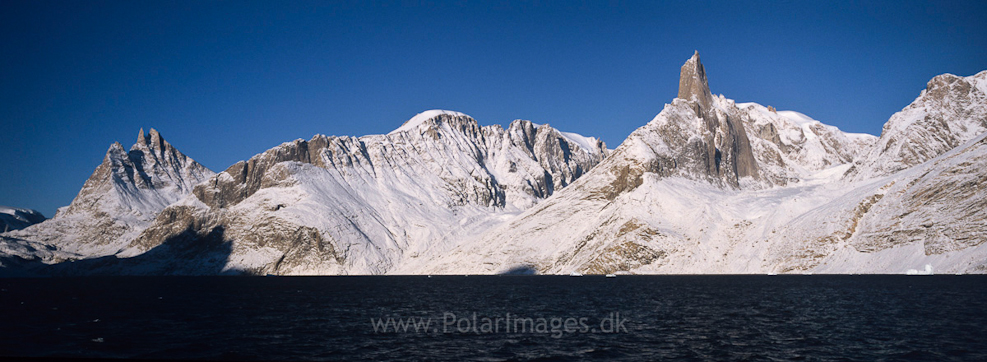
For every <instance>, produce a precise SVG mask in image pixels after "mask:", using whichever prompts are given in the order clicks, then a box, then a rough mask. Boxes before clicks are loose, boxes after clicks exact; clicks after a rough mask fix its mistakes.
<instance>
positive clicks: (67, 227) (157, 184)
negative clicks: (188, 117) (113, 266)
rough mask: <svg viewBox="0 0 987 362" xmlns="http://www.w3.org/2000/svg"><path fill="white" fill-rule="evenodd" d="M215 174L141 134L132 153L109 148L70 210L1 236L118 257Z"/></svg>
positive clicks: (152, 134)
mask: <svg viewBox="0 0 987 362" xmlns="http://www.w3.org/2000/svg"><path fill="white" fill-rule="evenodd" d="M214 174H215V173H214V172H212V171H210V170H209V169H207V168H205V167H204V166H202V165H201V164H199V163H198V162H195V161H194V160H192V159H191V158H189V157H188V156H185V155H184V154H182V153H181V152H179V151H178V150H177V149H175V147H173V146H172V145H171V144H169V143H168V142H167V141H165V140H164V138H162V137H161V135H160V134H159V133H158V131H156V130H154V129H151V131H150V132H149V133H147V134H145V133H144V130H143V129H141V131H140V133H139V134H138V136H137V142H136V143H135V144H134V145H133V146H131V147H130V151H126V150H124V148H123V146H122V145H121V144H120V143H114V144H112V145H110V148H109V150H107V152H106V156H105V157H104V158H103V162H102V163H101V164H100V165H99V166H98V167H96V170H95V171H94V172H93V174H92V176H90V177H89V179H88V180H86V183H85V184H84V185H83V186H82V190H81V191H79V194H78V195H76V197H75V199H74V200H72V203H71V204H69V205H68V206H66V207H62V208H60V209H59V210H58V212H57V213H56V214H55V217H53V218H51V219H49V220H46V221H44V222H42V223H39V224H35V225H32V226H30V227H27V228H25V229H23V230H17V231H12V232H9V233H6V234H4V235H3V236H4V242H7V243H17V242H18V241H17V240H20V241H21V242H25V241H30V242H33V243H41V244H44V245H48V246H50V247H54V248H55V249H57V250H58V251H59V252H61V253H67V254H64V255H66V257H73V256H74V257H75V258H82V257H90V258H91V257H100V256H106V255H113V254H117V253H119V252H121V251H122V250H124V249H126V248H127V246H128V245H130V242H131V240H133V239H134V238H135V237H137V235H139V233H140V232H141V231H142V230H143V229H144V228H146V227H147V226H148V225H149V224H150V223H151V221H152V220H154V218H155V217H156V216H157V215H158V213H159V212H161V210H163V209H164V208H165V207H167V206H168V205H170V204H172V203H174V202H176V201H178V200H180V199H181V198H183V197H184V196H185V195H187V194H189V193H191V192H192V187H193V186H194V185H196V184H198V183H200V182H202V181H204V180H205V179H207V178H209V177H211V176H213V175H214Z"/></svg>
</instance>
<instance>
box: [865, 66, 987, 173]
mask: <svg viewBox="0 0 987 362" xmlns="http://www.w3.org/2000/svg"><path fill="white" fill-rule="evenodd" d="M985 104H987V71H982V72H980V73H977V74H976V75H973V76H969V77H958V76H955V75H952V74H943V75H939V76H936V77H935V78H932V80H930V81H929V84H928V86H927V87H926V88H925V90H923V91H922V93H921V94H920V95H919V96H918V98H916V99H915V101H913V102H912V103H911V104H909V105H908V106H907V107H905V109H902V110H901V111H900V112H898V113H895V114H894V115H893V116H891V119H890V120H888V122H887V123H885V124H884V129H883V130H882V131H881V139H880V141H879V142H878V145H877V147H875V148H873V149H872V150H871V152H870V154H868V155H867V157H865V158H863V159H861V160H860V162H859V164H858V165H855V166H854V167H853V169H851V170H850V174H851V175H853V176H854V177H855V179H858V180H861V179H867V178H871V177H876V176H887V175H890V174H893V173H895V172H898V171H901V170H904V169H907V168H909V167H912V166H915V165H918V164H920V163H922V162H925V161H928V160H931V159H933V158H936V157H938V156H940V155H942V154H944V153H946V152H948V151H949V150H952V149H954V148H956V147H958V146H960V145H962V144H964V143H966V142H967V141H969V140H972V139H974V138H976V137H977V136H980V135H981V134H983V133H984V132H985V131H987V107H985V106H984V105H985Z"/></svg>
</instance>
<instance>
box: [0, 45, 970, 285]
mask: <svg viewBox="0 0 987 362" xmlns="http://www.w3.org/2000/svg"><path fill="white" fill-rule="evenodd" d="M679 86H680V87H679V97H677V98H675V99H673V100H672V101H671V103H668V104H665V106H664V107H663V109H662V110H661V112H659V113H658V114H657V115H656V116H655V117H654V118H653V119H652V120H651V121H650V122H647V123H646V124H644V125H643V126H641V127H640V128H638V129H637V130H635V131H634V132H632V133H631V134H630V135H629V136H628V137H627V138H626V139H625V140H624V141H623V142H622V143H621V144H620V145H619V146H618V147H617V148H615V149H613V150H610V149H608V148H607V147H606V145H605V144H604V143H603V142H602V141H600V140H598V139H596V138H593V137H584V136H581V135H578V134H573V133H567V132H562V131H559V130H556V129H554V128H552V127H550V126H549V125H542V124H536V123H532V122H531V121H525V120H515V121H513V122H511V123H510V124H508V125H506V127H505V126H500V125H493V126H480V125H479V123H477V121H476V120H475V119H473V118H472V117H470V116H468V115H466V114H464V113H460V112H455V111H445V110H429V111H424V112H421V113H419V114H417V115H415V116H414V117H411V118H410V119H409V120H408V121H406V122H404V123H403V124H402V125H401V126H399V127H398V128H396V129H395V130H394V131H392V132H389V133H388V134H383V135H367V136H361V137H348V136H342V137H338V136H325V135H315V136H313V137H312V138H310V139H308V140H304V139H298V140H295V141H291V142H285V143H282V144H281V145H278V146H275V147H272V148H271V149H268V150H266V151H264V152H262V153H259V154H257V155H255V156H253V157H251V158H249V159H247V160H244V161H240V162H237V163H235V164H234V165H231V166H230V167H228V168H227V169H226V170H223V171H221V172H219V173H213V172H212V171H208V170H207V169H205V168H204V167H201V165H198V164H197V163H194V161H192V160H191V159H189V158H187V156H184V155H182V154H181V153H180V152H178V151H177V149H174V147H173V146H171V145H170V144H168V143H167V142H165V141H164V140H163V138H161V136H160V134H158V133H157V132H156V131H154V130H153V129H152V130H151V132H150V133H147V134H145V133H144V131H143V130H141V132H140V133H139V136H138V140H137V142H136V143H135V144H134V145H133V146H132V147H131V149H130V151H124V149H123V146H122V145H120V144H119V143H115V144H114V145H111V147H110V149H109V150H108V151H107V156H106V157H105V158H104V162H103V164H101V165H100V167H98V168H97V170H96V171H95V172H94V173H93V176H92V177H90V180H89V181H87V183H86V186H84V187H83V189H82V191H80V194H79V196H77V197H76V200H74V201H73V203H72V204H71V205H69V206H68V207H66V208H63V210H60V212H59V213H57V214H56V216H55V217H54V218H53V219H52V220H49V221H45V222H43V223H40V224H38V225H35V226H31V227H28V228H26V229H25V230H21V231H15V232H10V233H6V234H2V235H0V236H2V240H0V247H2V248H0V254H6V255H10V256H12V257H13V258H8V259H5V260H6V261H3V260H0V263H3V264H4V265H5V266H10V267H12V268H14V267H18V266H23V265H26V266H25V267H26V268H34V270H37V271H38V273H40V274H44V273H49V274H52V273H54V274H63V275H74V274H217V273H246V274H261V275H263V274H279V275H293V274H331V275H340V274H432V273H445V274H479V273H504V272H510V271H512V270H527V271H532V272H535V273H543V274H544V273H547V274H567V273H570V272H581V273H600V274H603V273H613V272H631V273H670V274H677V273H811V272H832V273H861V272H862V273H899V272H904V271H905V270H908V269H921V268H922V267H923V266H924V265H925V264H930V265H934V266H935V268H936V269H937V270H945V271H948V272H974V273H983V272H987V263H985V260H987V247H984V241H985V240H987V235H985V234H984V233H983V232H981V231H980V229H981V227H980V226H982V225H983V223H984V222H987V220H984V219H983V217H982V216H980V215H987V210H985V208H987V202H985V199H987V197H985V192H987V191H985V190H983V189H982V188H981V187H979V186H976V185H983V184H987V179H985V173H984V172H983V170H984V169H985V168H984V166H987V165H985V164H984V162H985V161H984V160H985V159H987V157H984V155H987V144H985V143H984V137H985V134H987V133H985V131H987V117H985V116H984V115H985V114H987V96H985V95H984V94H985V92H987V71H984V72H980V73H978V74H977V75H974V76H970V77H957V76H953V75H949V74H945V75H941V76H937V77H935V78H933V80H931V81H930V82H929V84H928V85H927V89H926V90H924V91H922V93H921V94H920V95H919V96H918V97H917V98H916V99H915V101H913V102H912V104H910V105H909V106H907V107H905V109H903V110H902V111H901V112H898V113H896V114H895V115H893V116H892V117H891V118H890V119H889V120H888V123H887V124H886V125H885V127H884V131H883V132H882V135H881V136H880V137H876V136H872V135H864V134H853V133H846V132H842V131H840V130H839V129H838V128H836V127H833V126H829V125H826V124H823V123H821V122H819V121H816V120H814V119H812V118H810V117H808V116H806V115H804V114H801V113H798V112H795V111H784V110H783V111H778V110H776V109H774V108H773V107H770V106H762V105H760V104H757V103H736V102H735V101H733V100H731V99H728V98H726V97H724V96H723V95H716V96H714V95H713V93H712V92H711V91H710V89H709V83H708V75H707V73H706V71H705V68H704V67H703V65H702V63H701V61H700V58H699V54H698V52H696V53H695V54H694V55H693V56H692V57H691V58H689V60H687V61H686V62H685V63H684V64H683V66H682V68H681V69H680V81H679ZM200 167H201V168H200ZM104 209H105V210H104ZM70 220H74V221H71V222H70ZM94 224H95V225H99V227H95V228H94V227H92V225H94ZM72 233H76V234H79V235H82V239H85V240H88V239H92V240H95V241H92V240H89V241H80V238H79V235H68V234H72ZM97 259H98V260H97ZM67 260H76V262H75V263H62V262H63V261H67ZM31 261H37V263H33V262H31ZM80 261H92V262H91V263H90V262H80ZM32 263H33V264H32ZM39 263H40V264H39ZM42 264H43V265H42ZM68 264H75V265H76V266H67V265H68ZM45 265H51V267H52V268H53V269H51V270H54V271H45V270H48V269H46V268H47V267H46V266H45Z"/></svg>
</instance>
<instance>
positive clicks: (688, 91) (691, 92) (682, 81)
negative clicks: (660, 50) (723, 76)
mask: <svg viewBox="0 0 987 362" xmlns="http://www.w3.org/2000/svg"><path fill="white" fill-rule="evenodd" d="M678 98H681V99H684V100H687V101H694V102H698V103H699V106H700V108H701V109H703V110H708V109H710V107H712V104H713V95H712V93H710V91H709V82H708V80H707V79H706V68H704V67H703V63H702V61H700V59H699V51H698V50H697V51H696V52H695V53H694V54H693V55H692V57H691V58H689V60H686V61H685V64H683V65H682V69H681V72H680V75H679V95H678Z"/></svg>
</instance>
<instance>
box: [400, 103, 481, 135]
mask: <svg viewBox="0 0 987 362" xmlns="http://www.w3.org/2000/svg"><path fill="white" fill-rule="evenodd" d="M443 115H447V116H452V117H467V118H470V119H472V118H473V117H470V116H469V115H467V114H465V113H462V112H456V111H447V110H443V109H432V110H428V111H424V112H422V113H419V114H416V115H415V116H414V117H411V119H409V120H408V121H406V122H404V124H402V125H401V127H398V128H397V129H395V130H393V131H391V132H390V133H388V134H395V133H399V132H406V131H410V130H412V129H414V128H415V127H417V126H418V125H419V124H422V123H424V122H425V121H428V120H431V119H433V118H436V117H439V116H443Z"/></svg>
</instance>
